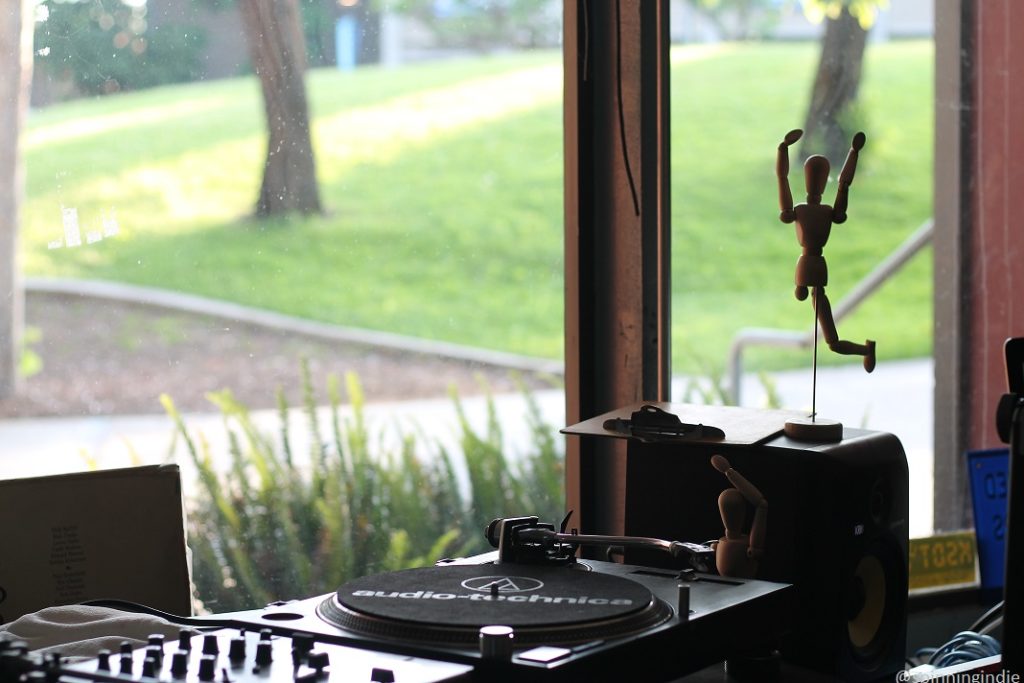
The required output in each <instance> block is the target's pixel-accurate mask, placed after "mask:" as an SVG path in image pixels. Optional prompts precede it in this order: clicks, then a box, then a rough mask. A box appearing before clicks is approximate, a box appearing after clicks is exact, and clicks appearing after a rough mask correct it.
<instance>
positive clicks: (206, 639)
mask: <svg viewBox="0 0 1024 683" xmlns="http://www.w3.org/2000/svg"><path fill="white" fill-rule="evenodd" d="M218 652H220V647H219V646H218V645H217V636H215V635H213V634H208V635H205V636H203V654H204V655H215V654H217V653H218Z"/></svg>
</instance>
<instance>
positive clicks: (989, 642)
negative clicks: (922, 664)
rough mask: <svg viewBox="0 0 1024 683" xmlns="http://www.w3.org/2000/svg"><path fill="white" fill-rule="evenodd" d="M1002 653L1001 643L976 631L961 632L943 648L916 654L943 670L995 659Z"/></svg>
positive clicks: (923, 650) (922, 650)
mask: <svg viewBox="0 0 1024 683" xmlns="http://www.w3.org/2000/svg"><path fill="white" fill-rule="evenodd" d="M1001 651H1002V647H1001V646H1000V644H999V641H998V640H996V639H995V638H993V637H992V636H989V635H983V634H980V633H975V632H974V631H961V632H960V633H958V634H956V635H955V636H953V638H952V639H951V640H950V641H949V642H947V643H945V644H944V645H943V646H942V647H938V648H934V647H925V648H921V649H920V650H918V651H917V652H916V653H915V656H916V657H918V658H921V657H928V662H927V663H928V664H931V665H932V666H934V667H935V668H937V669H942V668H945V667H947V666H953V665H954V664H960V663H962V662H973V661H974V660H976V659H984V658H985V657H994V656H996V655H998V654H1000V652H1001Z"/></svg>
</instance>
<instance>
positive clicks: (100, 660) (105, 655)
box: [96, 648, 110, 671]
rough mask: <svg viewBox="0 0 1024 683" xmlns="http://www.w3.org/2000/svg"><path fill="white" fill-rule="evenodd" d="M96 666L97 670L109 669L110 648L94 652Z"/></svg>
mask: <svg viewBox="0 0 1024 683" xmlns="http://www.w3.org/2000/svg"><path fill="white" fill-rule="evenodd" d="M96 668H97V669H98V670H99V671H110V650H108V649H106V648H104V649H102V650H100V651H99V652H97V653H96Z"/></svg>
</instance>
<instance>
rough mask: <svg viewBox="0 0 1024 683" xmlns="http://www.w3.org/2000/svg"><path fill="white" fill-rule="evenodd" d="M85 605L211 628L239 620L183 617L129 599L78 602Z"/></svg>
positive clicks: (231, 623) (225, 626)
mask: <svg viewBox="0 0 1024 683" xmlns="http://www.w3.org/2000/svg"><path fill="white" fill-rule="evenodd" d="M78 604H80V605H85V606H87V607H109V608H110V609H116V610H120V611H122V612H132V613H134V614H148V615H149V616H152V617H160V618H161V619H165V620H167V621H169V622H171V623H172V624H183V625H185V626H208V627H213V628H227V627H234V626H237V625H238V624H239V623H240V622H236V621H235V620H233V619H207V618H205V617H183V616H181V615H180V614H172V613H171V612H165V611H163V610H159V609H157V608H155V607H150V606H148V605H142V604H139V603H137V602H131V601H130V600H113V599H98V600H86V601H85V602H80V603H78Z"/></svg>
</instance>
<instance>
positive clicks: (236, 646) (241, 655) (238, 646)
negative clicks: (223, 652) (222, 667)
mask: <svg viewBox="0 0 1024 683" xmlns="http://www.w3.org/2000/svg"><path fill="white" fill-rule="evenodd" d="M228 659H230V660H231V661H232V662H237V661H238V660H240V659H245V636H236V637H234V638H232V639H231V644H230V645H229V646H228Z"/></svg>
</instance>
